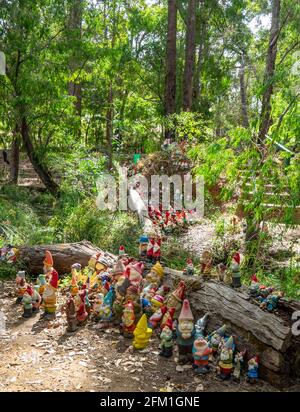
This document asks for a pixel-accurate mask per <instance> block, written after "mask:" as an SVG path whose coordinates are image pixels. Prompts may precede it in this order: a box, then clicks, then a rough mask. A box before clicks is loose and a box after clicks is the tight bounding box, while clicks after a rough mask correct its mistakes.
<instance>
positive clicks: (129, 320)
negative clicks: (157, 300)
mask: <svg viewBox="0 0 300 412" xmlns="http://www.w3.org/2000/svg"><path fill="white" fill-rule="evenodd" d="M134 329H135V316H134V309H133V303H132V302H131V301H129V302H127V303H126V304H125V305H124V311H123V315H122V324H121V331H122V333H123V335H124V337H125V338H130V339H131V338H132V336H133V331H134Z"/></svg>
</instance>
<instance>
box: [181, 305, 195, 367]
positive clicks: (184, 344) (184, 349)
mask: <svg viewBox="0 0 300 412" xmlns="http://www.w3.org/2000/svg"><path fill="white" fill-rule="evenodd" d="M195 333H196V331H195V325H194V316H193V314H192V311H191V308H190V303H189V301H188V300H187V299H184V301H183V304H182V308H181V312H180V315H179V318H178V325H177V345H178V352H179V363H180V364H184V363H187V362H190V361H193V355H192V349H193V343H194V339H195Z"/></svg>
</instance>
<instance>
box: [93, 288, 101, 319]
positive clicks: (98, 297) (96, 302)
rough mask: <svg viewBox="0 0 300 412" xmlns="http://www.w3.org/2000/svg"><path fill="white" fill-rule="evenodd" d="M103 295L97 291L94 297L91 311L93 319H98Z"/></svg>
mask: <svg viewBox="0 0 300 412" xmlns="http://www.w3.org/2000/svg"><path fill="white" fill-rule="evenodd" d="M103 300H104V295H103V293H97V294H96V296H95V297H94V301H93V305H92V312H93V319H96V320H97V319H98V316H99V313H100V310H101V308H102V305H103Z"/></svg>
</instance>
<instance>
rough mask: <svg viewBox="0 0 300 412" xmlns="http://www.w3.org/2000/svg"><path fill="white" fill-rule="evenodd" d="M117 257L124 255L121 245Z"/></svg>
mask: <svg viewBox="0 0 300 412" xmlns="http://www.w3.org/2000/svg"><path fill="white" fill-rule="evenodd" d="M119 255H120V256H122V255H125V248H124V246H123V245H121V246H120V247H119Z"/></svg>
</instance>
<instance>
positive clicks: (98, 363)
mask: <svg viewBox="0 0 300 412" xmlns="http://www.w3.org/2000/svg"><path fill="white" fill-rule="evenodd" d="M13 292H14V285H13V282H5V283H3V284H2V286H1V289H0V296H1V299H0V306H1V308H2V309H1V310H2V314H4V315H5V316H6V330H5V331H2V334H1V337H0V354H1V356H0V390H1V391H88V392H94V391H96V392H105V391H110V392H116V391H122V392H127V391H153V392H157V391H160V390H166V389H167V388H168V390H169V391H174V392H177V391H179V392H185V391H226V392H228V391H246V392H249V391H259V392H263V391H272V390H276V389H274V388H272V387H271V386H270V385H269V384H267V383H266V382H263V381H261V382H260V383H259V384H257V385H250V384H248V383H246V382H245V380H244V379H245V378H244V377H243V378H242V382H241V383H240V384H235V383H232V382H226V383H224V382H221V381H220V380H219V379H218V377H217V376H216V373H215V365H213V366H212V371H211V373H210V374H209V375H208V376H206V377H203V378H202V377H197V376H195V374H194V372H193V370H192V368H191V365H188V366H186V367H185V369H184V371H181V372H179V371H176V367H177V364H176V360H177V353H176V351H175V353H174V356H173V358H170V359H165V358H161V357H160V356H159V350H158V344H159V341H158V338H157V337H156V336H153V337H152V339H151V344H150V347H149V348H147V349H146V350H143V351H139V352H137V351H134V350H133V348H132V346H131V344H132V342H131V340H128V339H124V338H123V337H122V336H120V334H119V332H118V329H116V328H111V329H109V330H107V331H106V332H102V331H100V330H99V328H98V325H97V324H95V323H89V324H88V325H87V326H86V327H84V328H81V329H78V331H77V332H75V333H73V334H72V333H67V332H66V320H65V315H64V314H62V313H61V312H59V313H58V317H57V320H56V321H55V323H54V324H53V323H52V324H51V323H47V322H44V321H41V320H40V315H39V314H37V315H35V316H34V317H32V318H30V319H28V320H24V319H22V317H21V314H22V307H21V306H18V305H16V304H15V303H14V297H13Z"/></svg>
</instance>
